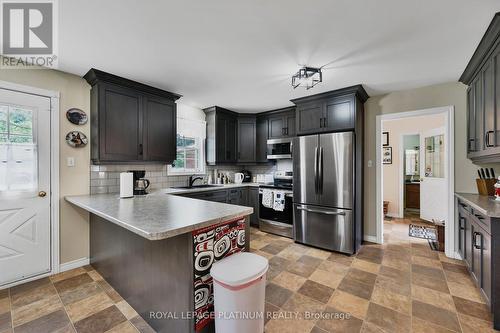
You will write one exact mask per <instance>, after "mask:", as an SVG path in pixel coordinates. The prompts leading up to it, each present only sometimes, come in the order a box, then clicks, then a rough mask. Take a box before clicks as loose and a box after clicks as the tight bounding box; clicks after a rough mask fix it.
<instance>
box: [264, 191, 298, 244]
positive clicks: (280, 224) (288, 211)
mask: <svg viewBox="0 0 500 333" xmlns="http://www.w3.org/2000/svg"><path fill="white" fill-rule="evenodd" d="M259 229H260V230H261V231H263V232H269V233H272V234H276V235H280V236H284V237H288V238H293V197H292V193H287V194H286V195H285V209H284V210H283V211H282V212H280V211H276V210H274V209H272V208H267V207H264V205H262V192H261V191H259Z"/></svg>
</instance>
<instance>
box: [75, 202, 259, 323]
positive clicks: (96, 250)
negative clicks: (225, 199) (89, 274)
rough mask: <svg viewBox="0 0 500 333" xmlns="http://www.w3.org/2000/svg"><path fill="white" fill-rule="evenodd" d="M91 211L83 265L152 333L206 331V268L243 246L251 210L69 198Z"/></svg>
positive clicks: (209, 302)
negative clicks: (86, 259) (87, 250)
mask: <svg viewBox="0 0 500 333" xmlns="http://www.w3.org/2000/svg"><path fill="white" fill-rule="evenodd" d="M66 200H67V201H68V202H70V203H72V204H73V205H75V206H78V207H80V208H82V209H84V210H86V211H88V212H89V213H90V263H91V264H92V266H93V267H94V268H95V269H96V270H97V271H98V272H99V273H100V274H101V275H102V276H103V277H104V279H106V281H108V282H109V283H110V284H111V286H112V287H113V288H115V289H116V290H117V291H118V293H119V294H120V295H121V296H122V297H123V298H124V299H125V300H126V301H127V302H128V303H129V304H130V305H131V306H132V307H133V308H134V309H135V310H136V311H137V312H138V313H139V314H140V315H141V316H142V317H143V318H144V319H145V320H146V321H147V322H148V323H149V324H150V325H151V327H153V328H154V329H155V330H156V331H157V332H209V331H212V330H213V320H212V319H211V317H210V312H211V310H212V307H213V291H212V290H213V288H212V279H211V277H210V274H209V272H210V268H211V266H212V264H213V263H214V262H215V261H217V260H220V259H222V258H224V257H227V256H229V255H231V254H233V253H236V252H239V251H248V249H249V239H248V237H249V234H250V233H249V218H248V216H249V215H250V214H252V211H253V209H252V208H249V207H243V206H237V205H229V204H224V203H217V202H209V201H204V200H197V199H191V198H186V197H181V196H176V195H170V194H163V193H161V194H154V195H148V196H136V197H134V198H129V199H120V198H119V196H118V195H117V194H99V195H85V196H69V197H66Z"/></svg>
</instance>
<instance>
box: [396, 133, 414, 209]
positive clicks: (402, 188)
mask: <svg viewBox="0 0 500 333" xmlns="http://www.w3.org/2000/svg"><path fill="white" fill-rule="evenodd" d="M409 135H418V136H419V140H420V132H408V133H402V134H401V136H400V137H399V142H400V144H399V171H398V172H399V177H398V178H399V185H398V187H399V210H398V216H395V217H398V218H403V217H404V214H405V207H404V206H405V204H404V197H405V190H406V187H405V167H404V165H403V164H404V159H405V147H404V137H405V136H409ZM419 146H420V143H419ZM419 159H420V156H419ZM419 169H420V165H419Z"/></svg>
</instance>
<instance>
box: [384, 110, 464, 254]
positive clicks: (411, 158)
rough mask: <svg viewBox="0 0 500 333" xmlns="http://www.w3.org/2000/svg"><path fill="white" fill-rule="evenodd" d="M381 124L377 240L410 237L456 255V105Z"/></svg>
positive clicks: (397, 115) (388, 119)
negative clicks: (454, 152)
mask: <svg viewBox="0 0 500 333" xmlns="http://www.w3.org/2000/svg"><path fill="white" fill-rule="evenodd" d="M376 124H377V162H376V168H377V198H376V201H377V242H379V243H384V242H387V241H389V240H390V239H391V237H392V239H395V238H396V239H397V238H398V237H399V236H401V237H402V236H406V237H407V236H408V235H410V236H411V237H416V238H422V240H423V241H425V243H427V242H428V243H429V246H430V248H432V249H435V250H441V251H444V252H445V253H446V255H447V256H449V257H456V254H455V251H454V237H453V235H454V226H453V221H454V208H453V194H454V189H453V184H454V175H453V170H454V166H453V164H454V162H453V149H454V148H453V146H454V145H453V142H454V137H453V107H451V106H450V107H443V108H434V109H426V110H418V111H411V112H401V113H394V114H387V115H381V116H377V122H376ZM401 239H402V238H401Z"/></svg>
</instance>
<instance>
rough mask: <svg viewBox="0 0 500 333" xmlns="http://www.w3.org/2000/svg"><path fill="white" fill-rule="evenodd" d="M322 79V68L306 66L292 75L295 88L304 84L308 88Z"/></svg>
mask: <svg viewBox="0 0 500 333" xmlns="http://www.w3.org/2000/svg"><path fill="white" fill-rule="evenodd" d="M322 81H323V75H322V73H321V68H314V67H307V66H304V67H302V68H301V69H299V71H298V72H297V73H295V75H293V76H292V87H293V89H295V88H297V87H298V86H303V87H305V88H306V89H311V88H312V87H314V86H315V85H317V84H318V83H320V82H322Z"/></svg>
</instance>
